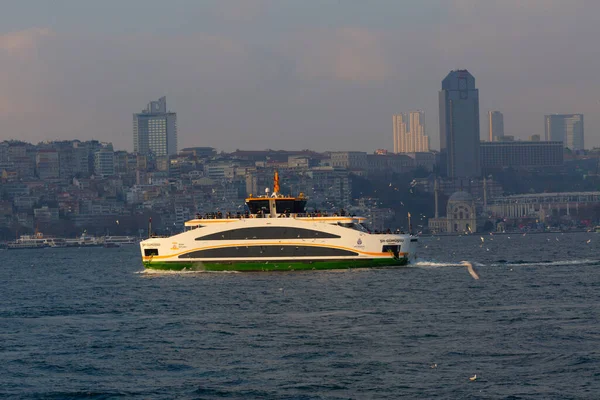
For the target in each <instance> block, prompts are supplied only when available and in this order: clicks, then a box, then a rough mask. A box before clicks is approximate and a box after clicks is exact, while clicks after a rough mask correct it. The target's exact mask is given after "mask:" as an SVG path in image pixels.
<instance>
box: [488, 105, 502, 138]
mask: <svg viewBox="0 0 600 400" xmlns="http://www.w3.org/2000/svg"><path fill="white" fill-rule="evenodd" d="M488 129H489V134H490V137H489V141H490V142H494V141H496V140H497V139H496V138H498V137H503V136H504V115H502V113H501V112H500V111H488Z"/></svg>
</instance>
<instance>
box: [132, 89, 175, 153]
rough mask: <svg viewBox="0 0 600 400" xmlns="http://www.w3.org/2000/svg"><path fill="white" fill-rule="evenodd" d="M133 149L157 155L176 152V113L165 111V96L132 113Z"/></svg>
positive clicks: (136, 151)
mask: <svg viewBox="0 0 600 400" xmlns="http://www.w3.org/2000/svg"><path fill="white" fill-rule="evenodd" d="M133 151H134V153H137V154H142V155H149V154H153V155H154V156H157V157H160V156H166V155H174V154H177V114H176V113H174V112H168V111H167V98H166V97H164V96H163V97H161V98H160V99H158V100H157V101H151V102H150V103H149V104H148V106H147V107H146V109H145V110H143V111H142V112H141V113H138V114H133Z"/></svg>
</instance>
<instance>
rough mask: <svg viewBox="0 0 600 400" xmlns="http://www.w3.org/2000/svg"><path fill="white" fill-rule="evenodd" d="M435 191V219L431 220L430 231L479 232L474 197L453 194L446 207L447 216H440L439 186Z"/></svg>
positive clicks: (460, 193) (461, 192)
mask: <svg viewBox="0 0 600 400" xmlns="http://www.w3.org/2000/svg"><path fill="white" fill-rule="evenodd" d="M434 191H435V217H434V218H430V219H429V230H430V231H431V232H434V233H465V232H467V233H475V232H476V231H477V209H476V207H475V200H474V199H473V196H471V195H470V194H469V193H467V192H465V191H462V190H460V191H458V192H455V193H453V194H452V195H451V196H450V198H449V199H448V204H447V205H446V216H445V217H440V216H439V215H438V184H437V180H436V182H435V186H434Z"/></svg>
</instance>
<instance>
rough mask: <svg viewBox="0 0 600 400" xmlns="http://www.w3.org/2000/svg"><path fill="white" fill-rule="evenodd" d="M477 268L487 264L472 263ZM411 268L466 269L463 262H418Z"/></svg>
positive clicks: (412, 264)
mask: <svg viewBox="0 0 600 400" xmlns="http://www.w3.org/2000/svg"><path fill="white" fill-rule="evenodd" d="M472 264H473V265H474V266H476V267H483V266H485V264H481V263H478V262H472ZM410 266H411V267H418V268H441V267H464V266H465V264H463V261H462V260H461V261H452V262H441V261H417V262H413V263H411V264H410Z"/></svg>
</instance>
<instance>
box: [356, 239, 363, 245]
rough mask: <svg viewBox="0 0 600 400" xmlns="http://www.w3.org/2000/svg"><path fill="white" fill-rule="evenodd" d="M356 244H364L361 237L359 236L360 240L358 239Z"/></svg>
mask: <svg viewBox="0 0 600 400" xmlns="http://www.w3.org/2000/svg"><path fill="white" fill-rule="evenodd" d="M356 244H357V245H359V246H360V245H361V244H362V240H360V238H358V240H357V241H356Z"/></svg>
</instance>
